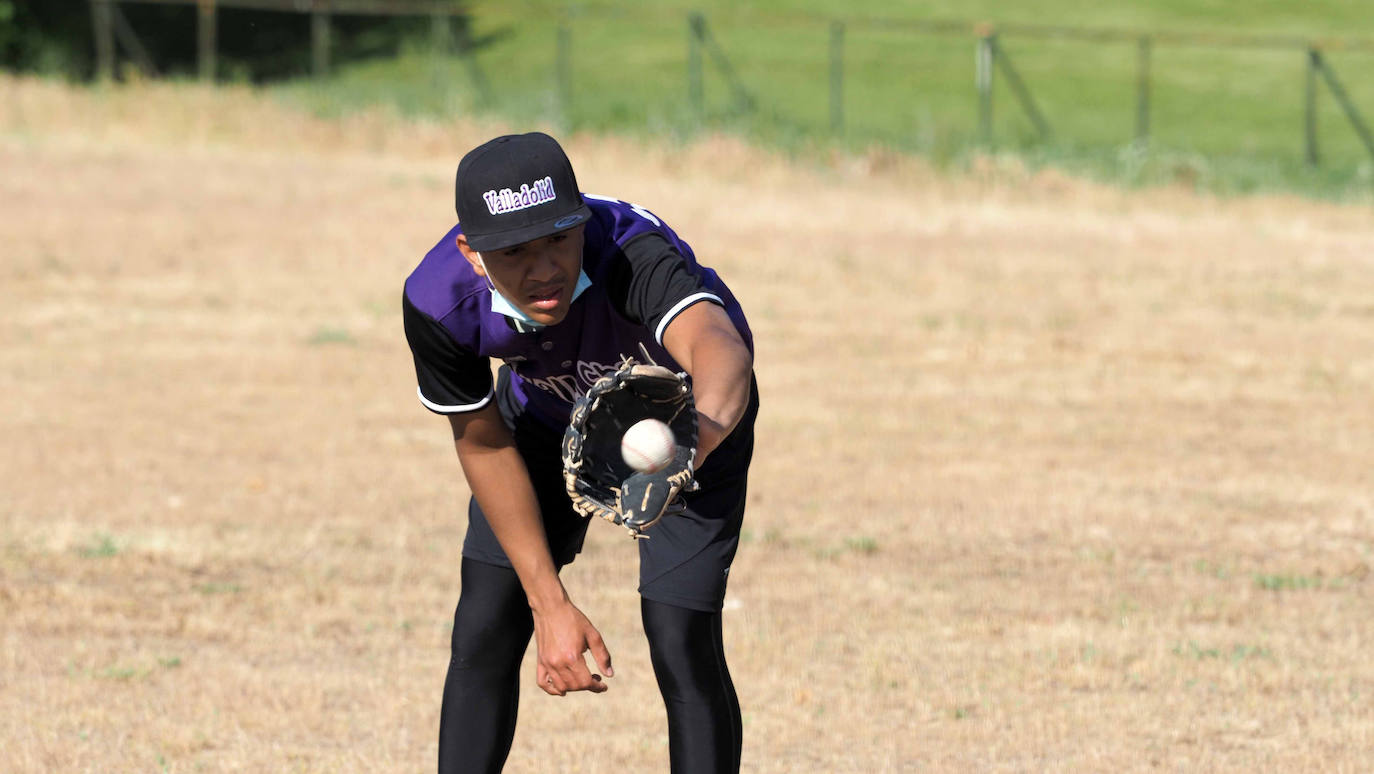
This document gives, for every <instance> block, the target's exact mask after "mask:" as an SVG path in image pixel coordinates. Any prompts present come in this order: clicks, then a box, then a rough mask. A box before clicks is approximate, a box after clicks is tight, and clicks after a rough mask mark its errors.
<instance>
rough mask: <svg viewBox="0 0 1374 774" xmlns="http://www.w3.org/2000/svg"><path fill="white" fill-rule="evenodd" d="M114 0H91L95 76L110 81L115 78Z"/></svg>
mask: <svg viewBox="0 0 1374 774" xmlns="http://www.w3.org/2000/svg"><path fill="white" fill-rule="evenodd" d="M111 2H112V0H91V26H92V28H93V29H92V32H93V33H94V36H95V77H96V79H97V80H101V81H109V80H111V79H113V78H114V69H115V48H114V14H113V13H112V12H111V9H110V3H111Z"/></svg>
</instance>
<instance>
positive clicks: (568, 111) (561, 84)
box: [554, 20, 573, 128]
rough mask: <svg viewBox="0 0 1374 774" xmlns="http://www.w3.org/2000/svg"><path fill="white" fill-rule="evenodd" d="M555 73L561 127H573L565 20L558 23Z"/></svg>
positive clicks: (569, 36)
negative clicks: (561, 117)
mask: <svg viewBox="0 0 1374 774" xmlns="http://www.w3.org/2000/svg"><path fill="white" fill-rule="evenodd" d="M556 57H557V63H556V64H555V65H554V67H556V68H557V72H556V73H554V77H555V78H556V79H557V83H558V110H559V112H560V113H562V116H563V125H564V126H565V127H568V128H571V127H572V125H573V118H572V111H573V104H572V29H571V28H570V27H569V26H568V22H567V21H566V20H561V21H559V22H558V45H557V49H556Z"/></svg>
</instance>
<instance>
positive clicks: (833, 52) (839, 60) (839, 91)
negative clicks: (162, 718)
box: [830, 21, 844, 134]
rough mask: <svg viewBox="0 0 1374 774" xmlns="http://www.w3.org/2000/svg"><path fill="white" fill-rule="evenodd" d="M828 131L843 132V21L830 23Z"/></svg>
mask: <svg viewBox="0 0 1374 774" xmlns="http://www.w3.org/2000/svg"><path fill="white" fill-rule="evenodd" d="M830 131H831V132H832V133H834V134H842V133H843V132H844V22H841V21H833V22H831V23H830Z"/></svg>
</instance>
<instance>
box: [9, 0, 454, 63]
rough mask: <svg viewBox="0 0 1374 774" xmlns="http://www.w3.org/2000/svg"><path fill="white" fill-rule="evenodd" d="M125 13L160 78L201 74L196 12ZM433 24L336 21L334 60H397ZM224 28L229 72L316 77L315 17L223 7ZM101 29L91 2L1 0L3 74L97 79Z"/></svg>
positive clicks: (150, 9)
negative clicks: (313, 49) (407, 42)
mask: <svg viewBox="0 0 1374 774" xmlns="http://www.w3.org/2000/svg"><path fill="white" fill-rule="evenodd" d="M118 11H119V13H121V14H122V16H123V17H124V19H125V20H127V21H128V27H129V29H131V30H132V31H133V32H134V34H135V35H136V36H137V38H138V42H139V44H140V45H141V46H142V48H143V49H144V50H145V51H146V52H147V54H148V58H149V59H150V60H151V61H152V63H153V66H154V67H155V68H156V70H157V72H158V73H160V74H164V75H177V74H188V75H189V74H192V73H194V72H195V70H196V62H197V57H196V53H197V52H196V45H197V43H196V41H197V36H196V29H197V11H196V7H195V6H194V5H190V4H188V5H165V4H145V3H120V4H119V5H118ZM427 24H428V21H427V20H426V19H422V18H417V17H404V16H402V17H388V16H347V15H337V16H334V17H332V19H331V50H330V56H331V59H332V60H333V61H336V62H337V61H349V60H356V59H362V58H367V57H371V56H383V55H390V54H393V53H395V51H396V49H397V48H398V47H399V46H400V45H402V44H403V42H404V41H405V40H406V39H407V38H409V37H412V36H417V35H420V34H425V30H427ZM216 27H217V29H216V37H217V41H216V50H217V55H218V62H219V67H220V71H221V72H222V73H229V74H230V75H231V76H232V77H236V78H242V79H246V80H250V81H266V80H273V79H280V78H288V77H293V76H298V75H302V74H304V73H307V72H309V69H310V62H311V49H310V46H311V32H310V16H309V15H308V14H303V13H288V12H276V11H257V10H245V9H237V8H220V9H219V10H218V11H217V17H216ZM93 30H94V25H93V24H92V18H91V4H90V0H42V1H41V2H25V1H24V0H0V68H4V69H8V70H15V71H21V72H42V73H48V74H54V75H63V76H66V77H69V78H78V79H82V78H89V77H91V76H92V75H93V74H94V72H95V41H94V32H93ZM117 48H119V49H120V50H121V52H122V53H127V52H123V47H122V46H121V45H118V44H117Z"/></svg>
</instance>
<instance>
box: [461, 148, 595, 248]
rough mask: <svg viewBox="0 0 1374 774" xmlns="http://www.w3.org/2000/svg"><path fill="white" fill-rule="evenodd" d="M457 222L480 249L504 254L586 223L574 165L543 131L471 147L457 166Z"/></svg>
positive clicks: (586, 212) (588, 210)
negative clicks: (505, 251) (518, 245)
mask: <svg viewBox="0 0 1374 774" xmlns="http://www.w3.org/2000/svg"><path fill="white" fill-rule="evenodd" d="M454 199H455V202H456V206H457V209H458V222H459V224H461V225H462V227H463V234H464V235H466V236H467V238H468V244H469V245H471V246H472V249H474V250H477V251H479V252H480V251H485V250H500V249H502V248H505V247H510V246H511V245H517V244H520V243H521V242H528V241H530V240H531V239H538V238H540V237H545V236H548V235H550V234H553V233H556V232H559V231H563V230H564V229H569V228H572V227H573V226H576V225H577V224H579V223H583V222H586V220H587V219H588V218H590V217H591V215H592V212H591V210H590V209H588V208H587V204H586V203H585V202H583V201H582V193H581V192H580V191H579V190H578V188H577V176H576V175H574V174H573V169H572V162H570V161H568V155H567V154H566V153H564V152H563V148H562V147H561V146H560V145H559V144H558V141H557V140H555V139H553V138H552V137H550V136H548V135H547V134H544V133H542V132H530V133H529V134H508V135H504V136H502V137H497V138H496V139H494V140H488V141H487V142H485V143H482V144H481V145H479V146H477V147H476V148H473V149H472V150H471V151H469V152H468V154H467V155H466V156H464V157H463V160H462V161H460V162H458V179H457V181H456V182H455V184H454Z"/></svg>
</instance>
